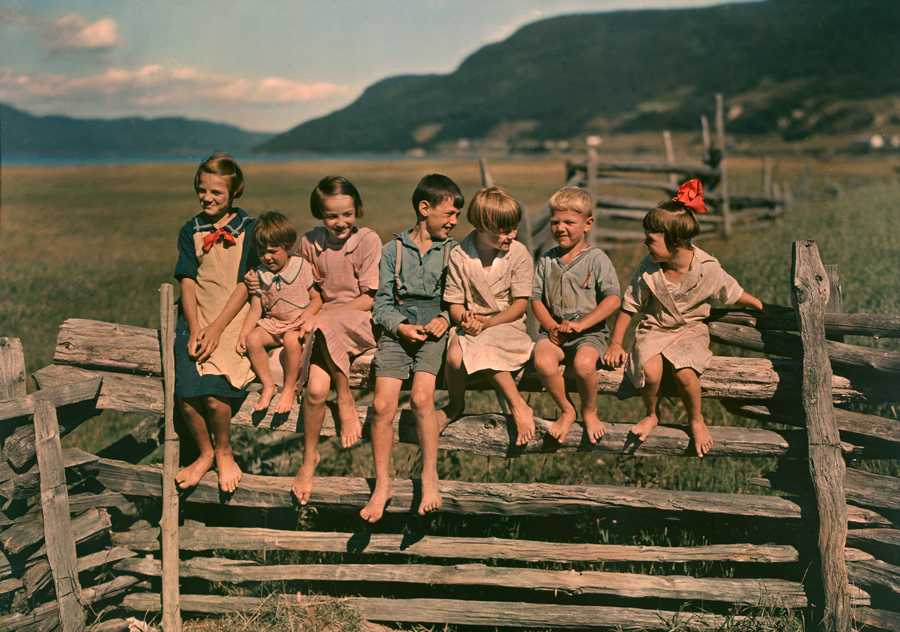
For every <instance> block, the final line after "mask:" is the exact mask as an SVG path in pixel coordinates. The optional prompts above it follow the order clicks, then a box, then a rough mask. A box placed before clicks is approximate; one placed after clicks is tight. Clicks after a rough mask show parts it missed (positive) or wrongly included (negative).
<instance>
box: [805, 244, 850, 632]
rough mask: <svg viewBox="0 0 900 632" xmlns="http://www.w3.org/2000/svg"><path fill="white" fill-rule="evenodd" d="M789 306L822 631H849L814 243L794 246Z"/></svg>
mask: <svg viewBox="0 0 900 632" xmlns="http://www.w3.org/2000/svg"><path fill="white" fill-rule="evenodd" d="M791 284H792V291H791V304H792V305H793V306H794V312H795V313H796V315H797V322H798V323H800V336H801V338H802V340H803V384H802V389H801V395H802V400H803V408H804V410H805V411H806V430H807V432H808V433H809V474H810V478H811V479H812V483H813V487H815V490H816V507H817V515H818V522H819V556H820V564H821V566H820V569H818V570H819V571H820V575H821V582H822V588H823V591H824V598H825V602H824V604H823V606H824V616H823V619H822V623H821V629H823V630H826V631H827V632H849V631H850V628H851V616H850V605H849V604H850V597H849V595H850V593H849V584H848V581H847V565H846V562H845V561H844V547H845V546H846V541H847V513H848V512H847V503H846V500H845V497H844V489H843V485H842V482H843V480H844V472H845V465H844V460H843V458H842V456H841V453H840V449H839V447H838V443H839V442H840V435H839V433H838V428H837V424H836V423H835V420H834V407H833V405H832V394H831V388H832V372H831V364H830V362H829V359H828V354H827V353H826V350H825V304H826V303H827V301H828V285H827V281H826V275H825V268H824V267H823V265H822V261H821V259H820V258H819V250H818V247H817V246H816V242H815V241H814V240H811V239H809V240H806V241H797V242H794V244H793V265H792V270H791Z"/></svg>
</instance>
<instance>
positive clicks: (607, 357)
mask: <svg viewBox="0 0 900 632" xmlns="http://www.w3.org/2000/svg"><path fill="white" fill-rule="evenodd" d="M626 358H628V354H627V353H625V349H623V348H622V345H621V344H619V343H618V342H613V343H610V345H609V348H608V349H607V350H606V353H604V354H603V363H604V364H606V366H609V367H612V368H614V369H618V368H619V367H620V366H622V365H623V364H625V360H626Z"/></svg>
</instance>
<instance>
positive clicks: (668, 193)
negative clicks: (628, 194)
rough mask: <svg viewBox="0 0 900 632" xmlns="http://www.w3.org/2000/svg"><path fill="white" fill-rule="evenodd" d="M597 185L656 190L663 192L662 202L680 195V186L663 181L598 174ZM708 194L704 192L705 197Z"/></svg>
mask: <svg viewBox="0 0 900 632" xmlns="http://www.w3.org/2000/svg"><path fill="white" fill-rule="evenodd" d="M597 184H598V185H601V186H623V187H634V188H635V189H656V190H659V191H662V192H663V194H664V195H663V196H660V201H662V199H665V198H671V197H674V196H675V194H676V193H678V185H675V186H672V185H671V184H669V183H668V182H665V181H663V180H644V179H641V178H624V177H621V176H610V175H606V174H603V173H598V174H597ZM705 193H706V192H704V195H705Z"/></svg>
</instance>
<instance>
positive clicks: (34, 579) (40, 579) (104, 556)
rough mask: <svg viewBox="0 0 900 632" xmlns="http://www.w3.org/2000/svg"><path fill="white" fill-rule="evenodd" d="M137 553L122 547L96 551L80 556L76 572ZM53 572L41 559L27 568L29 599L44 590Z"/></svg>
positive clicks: (26, 589) (26, 584) (26, 577)
mask: <svg viewBox="0 0 900 632" xmlns="http://www.w3.org/2000/svg"><path fill="white" fill-rule="evenodd" d="M136 555H137V553H135V552H134V551H129V550H128V549H124V548H121V547H115V548H112V549H106V550H103V551H96V552H95V553H91V554H89V555H85V556H84V557H80V558H78V560H77V561H76V563H75V572H76V573H83V572H85V571H89V570H93V569H95V568H98V567H100V566H104V565H106V564H115V563H116V562H119V561H121V560H124V559H127V558H129V557H134V556H136ZM50 579H51V573H50V564H48V563H47V560H40V561H39V562H38V563H37V564H35V565H34V566H32V567H31V568H29V569H27V570H26V571H25V573H24V574H23V575H22V584H23V585H24V587H25V591H26V592H25V594H26V596H27V597H28V599H32V597H33V595H34V594H35V593H36V592H38V591H39V590H42V589H43V588H44V587H45V586H47V585H48V584H49V583H50Z"/></svg>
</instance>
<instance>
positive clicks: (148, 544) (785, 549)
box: [110, 527, 800, 564]
mask: <svg viewBox="0 0 900 632" xmlns="http://www.w3.org/2000/svg"><path fill="white" fill-rule="evenodd" d="M110 539H111V541H112V543H113V545H115V546H120V547H125V548H128V549H131V550H134V551H143V552H155V551H158V550H159V529H156V528H154V529H138V530H134V531H124V532H113V533H112V534H110ZM180 541H181V548H182V550H185V551H212V550H217V549H221V548H222V543H223V542H227V543H228V549H229V550H231V551H317V552H322V553H353V554H372V555H385V554H387V555H409V556H416V557H434V558H449V559H466V560H487V559H492V560H518V561H526V562H554V563H575V562H591V563H606V562H667V563H675V562H697V561H705V562H735V563H745V562H749V563H776V564H782V563H793V562H797V561H798V560H799V559H800V558H799V555H798V553H797V549H796V548H794V547H793V546H789V545H776V544H713V545H706V546H690V547H684V546H682V547H679V546H628V545H620V544H588V543H579V544H568V543H564V542H538V541H534V540H509V539H503V538H461V537H438V536H427V535H426V536H422V535H415V534H392V533H330V532H328V533H322V532H315V531H282V530H278V529H262V528H237V527H182V528H181V533H180Z"/></svg>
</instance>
